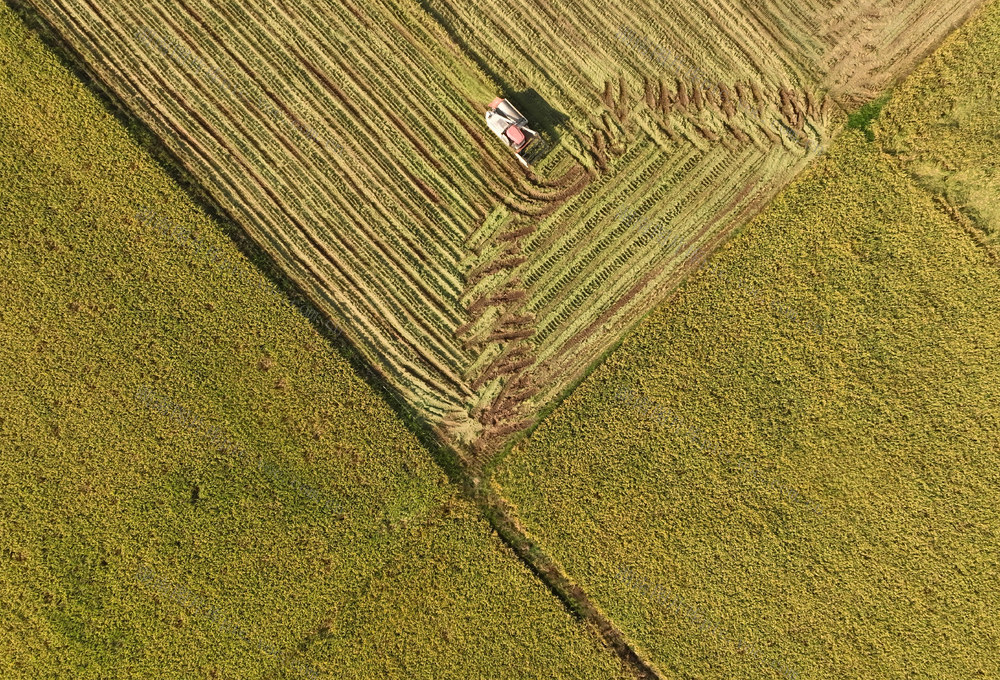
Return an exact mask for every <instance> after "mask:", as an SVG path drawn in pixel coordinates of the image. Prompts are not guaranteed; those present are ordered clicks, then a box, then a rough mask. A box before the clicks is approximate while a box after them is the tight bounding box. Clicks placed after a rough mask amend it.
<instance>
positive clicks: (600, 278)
mask: <svg viewBox="0 0 1000 680" xmlns="http://www.w3.org/2000/svg"><path fill="white" fill-rule="evenodd" d="M10 1H11V2H12V3H13V4H15V5H17V6H18V7H23V8H24V9H25V14H26V15H30V16H31V17H33V18H36V19H39V21H38V23H39V24H40V25H44V26H45V27H46V28H47V30H51V32H52V34H53V35H54V36H56V39H57V40H58V41H59V42H60V44H62V45H63V46H64V47H65V48H66V50H67V52H69V53H72V54H73V58H74V60H76V61H77V62H78V64H77V65H78V66H80V68H81V70H84V69H85V70H86V71H87V72H88V73H89V74H90V75H91V76H92V77H93V78H94V79H95V80H96V81H98V82H100V83H101V84H102V87H103V88H105V89H106V91H107V92H108V93H109V95H110V96H111V97H113V98H114V100H115V101H117V102H119V103H120V104H121V106H122V107H123V108H125V109H127V110H128V111H129V112H130V113H131V114H132V115H134V116H135V117H136V118H137V119H138V120H140V121H141V122H142V124H143V125H144V126H146V127H148V128H149V129H150V130H151V131H152V132H153V134H154V135H155V136H156V138H157V140H159V142H160V143H162V146H163V148H165V149H167V150H169V152H170V153H171V154H172V156H173V158H174V160H175V161H176V163H177V164H178V165H180V166H183V167H184V168H185V169H186V170H187V171H188V173H189V174H190V176H191V177H192V178H193V180H194V181H195V182H197V184H198V185H199V186H200V187H202V188H203V189H204V191H205V193H206V195H207V196H209V197H210V198H211V201H212V203H213V204H215V205H218V206H219V207H221V208H222V209H224V210H225V211H226V212H227V214H229V215H231V216H232V217H233V218H234V219H235V220H236V221H237V222H238V223H239V225H240V228H241V229H243V230H245V231H246V233H247V234H249V235H250V237H251V238H253V239H254V240H255V241H256V242H257V243H258V244H259V246H260V247H261V248H262V249H263V250H264V251H265V252H266V253H267V255H268V256H269V257H270V258H272V259H273V261H274V262H275V263H276V265H277V267H278V268H280V269H281V270H282V271H283V272H284V273H285V274H286V275H287V276H289V277H290V278H292V279H293V280H294V281H295V282H296V284H297V285H298V286H299V287H300V288H301V289H302V290H303V291H304V292H305V294H306V295H307V296H308V297H309V298H310V299H311V300H312V301H313V302H314V303H315V304H316V305H318V306H319V307H320V308H321V309H322V310H324V312H325V313H327V314H328V315H329V316H330V317H331V318H334V319H336V320H337V322H338V324H339V325H341V327H342V329H343V330H344V332H345V334H346V335H347V336H349V337H350V338H351V341H352V343H353V344H354V346H355V347H356V348H357V349H358V350H359V351H360V352H361V353H363V355H364V356H365V357H366V359H367V360H368V361H369V363H370V364H371V365H373V366H375V367H377V368H378V370H379V371H380V372H381V373H382V375H383V376H384V377H385V379H386V380H387V381H388V382H389V383H390V384H392V385H393V387H394V388H395V389H396V390H397V391H398V392H399V393H401V394H402V395H403V396H404V397H405V398H406V399H407V400H408V402H409V403H410V404H411V405H412V407H413V408H414V409H415V410H416V411H417V412H418V413H419V414H420V415H421V416H422V417H423V419H424V420H425V421H426V422H427V423H429V424H430V425H431V426H432V427H434V428H435V430H436V432H437V433H438V434H439V435H440V436H441V437H442V438H443V439H444V440H445V441H447V442H448V443H449V444H450V445H453V446H454V447H456V448H457V449H459V450H460V451H461V453H462V455H463V461H464V462H465V463H466V464H467V467H469V468H477V467H478V466H479V465H480V464H482V463H483V462H484V461H485V460H487V459H488V458H489V456H490V455H491V454H492V453H495V452H496V451H499V450H502V449H503V448H504V447H505V446H506V445H507V443H508V442H509V440H510V438H511V436H512V435H514V434H515V433H518V432H523V431H524V430H526V429H527V428H528V427H530V426H531V425H532V424H533V423H534V422H535V420H536V418H537V414H538V413H539V412H541V411H542V410H543V409H544V408H545V407H547V406H548V405H550V404H551V403H553V401H554V400H556V399H557V397H558V396H559V395H560V394H562V393H563V392H564V391H565V390H566V389H568V387H569V386H570V385H572V384H574V383H575V382H576V381H577V380H579V379H580V378H581V377H582V376H583V375H584V374H585V373H586V372H587V371H588V370H589V369H590V368H591V367H592V365H593V364H594V362H595V361H596V360H597V359H598V357H600V356H601V355H602V354H603V353H604V352H606V351H607V350H608V349H609V348H610V347H612V346H613V345H614V344H615V343H616V342H617V341H618V339H619V338H620V337H621V334H622V333H623V332H624V330H625V329H627V328H628V327H630V326H631V325H632V324H633V323H634V322H635V321H636V320H637V319H638V318H639V317H641V316H642V315H643V314H644V313H646V312H647V311H649V310H650V309H651V308H652V307H654V306H655V305H656V304H657V303H659V302H660V301H662V300H663V298H664V296H665V295H667V294H668V293H669V291H670V290H672V289H673V287H674V286H676V285H677V283H678V282H679V281H680V280H682V279H683V278H684V276H686V275H687V273H688V272H689V271H690V270H691V269H693V268H694V267H696V266H698V265H699V264H700V263H701V262H702V261H703V259H704V258H705V257H706V256H707V255H708V254H709V253H710V252H712V251H713V250H714V249H715V248H716V247H717V246H718V245H719V244H720V243H721V242H722V241H724V240H725V238H726V237H727V235H728V234H729V233H730V231H731V230H732V229H735V228H737V227H739V226H740V225H742V224H744V223H745V221H746V220H747V219H749V218H750V217H751V216H752V215H754V214H756V212H757V211H758V210H759V209H760V208H761V207H762V206H763V205H764V204H765V203H766V202H767V201H768V200H769V199H770V198H771V197H772V196H773V195H774V193H775V192H776V191H778V189H779V188H780V187H782V186H784V185H785V184H786V183H787V182H788V181H789V180H791V179H792V178H793V177H794V176H795V175H796V174H797V173H798V172H799V171H801V170H802V169H803V168H805V167H806V166H807V165H808V164H809V162H810V160H811V159H812V158H813V157H814V156H815V154H816V153H817V152H818V149H819V148H820V147H821V146H822V144H823V142H825V140H826V139H827V138H828V137H829V135H830V133H831V131H832V130H833V128H834V126H835V125H836V118H837V117H836V113H837V105H838V104H840V105H844V104H845V102H846V103H849V104H852V105H853V104H854V103H855V100H859V101H865V100H867V99H870V98H873V97H874V95H875V94H876V93H879V92H881V91H882V90H883V89H884V87H885V84H886V83H887V82H891V81H892V80H894V79H896V78H897V77H898V76H900V75H901V74H903V73H905V72H907V71H908V70H909V69H910V68H912V66H913V64H914V63H915V61H916V60H917V59H918V58H919V56H920V55H922V54H924V53H925V51H926V50H927V49H929V47H930V46H932V45H934V44H936V43H937V42H939V41H940V40H942V39H943V38H944V36H945V35H947V34H948V32H949V31H950V30H951V29H952V28H953V27H954V26H956V25H958V24H959V23H960V22H961V21H962V20H963V19H964V18H965V17H966V16H967V15H968V13H969V12H971V11H972V10H973V9H974V8H976V7H977V6H979V5H980V4H981V3H982V2H983V1H984V0H906V3H905V10H903V9H901V8H899V7H896V6H893V7H891V8H890V7H882V6H877V5H878V3H870V2H869V3H832V4H831V3H830V2H829V1H828V0H802V1H800V2H796V3H787V2H781V3H770V4H767V3H764V5H767V6H764V5H762V3H760V2H758V1H756V0H720V1H719V2H713V3H710V5H707V6H706V4H705V3H704V2H700V1H699V0H673V1H672V2H668V3H665V2H662V1H661V0H636V1H635V2H630V3H624V4H623V3H617V4H609V3H607V2H604V1H603V0H504V1H503V2H499V1H497V0H487V1H486V2H483V3H473V2H468V1H467V0H463V1H461V2H459V1H457V0H421V1H420V2H415V1H414V0H352V1H344V2H330V1H329V0H285V1H283V2H277V3H276V2H273V1H272V0H241V1H240V2H218V1H217V0H185V2H183V3H180V4H178V3H177V2H176V1H175V0H127V1H122V0H10ZM772 5H773V6H772ZM497 95H501V96H506V97H510V98H511V99H512V101H513V103H514V104H515V105H516V106H518V107H521V108H522V109H523V113H525V114H526V115H527V116H528V120H529V122H530V124H531V125H532V126H535V127H537V128H538V129H539V130H540V131H541V132H542V133H544V134H543V140H542V144H541V145H540V146H541V147H542V148H543V149H548V151H547V152H546V151H541V152H539V153H538V162H537V163H536V164H535V165H534V166H533V167H532V168H530V169H529V168H526V167H522V166H521V165H520V164H519V163H518V161H517V160H515V159H514V157H513V154H512V153H511V152H510V150H509V149H508V148H506V143H505V142H501V141H500V140H498V139H497V138H496V136H495V135H494V134H493V133H492V132H490V131H489V130H488V129H487V128H486V126H485V125H484V119H483V114H484V111H485V109H486V106H487V103H488V102H489V101H491V100H492V99H493V98H494V97H496V96H497ZM499 132H502V130H499ZM532 155H534V151H533V152H532ZM623 209H624V211H625V212H626V213H628V214H635V215H636V217H635V218H634V219H621V218H620V217H618V216H619V215H621V211H622V210H623ZM649 224H653V225H657V226H656V227H655V228H656V230H657V233H660V234H662V235H663V236H664V238H659V237H657V236H655V235H654V233H652V232H651V230H650V227H649Z"/></svg>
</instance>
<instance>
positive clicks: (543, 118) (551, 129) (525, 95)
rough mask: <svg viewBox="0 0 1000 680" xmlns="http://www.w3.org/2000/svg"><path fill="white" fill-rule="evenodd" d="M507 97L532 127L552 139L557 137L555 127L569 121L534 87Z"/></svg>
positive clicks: (557, 133) (567, 117)
mask: <svg viewBox="0 0 1000 680" xmlns="http://www.w3.org/2000/svg"><path fill="white" fill-rule="evenodd" d="M508 99H510V100H511V102H513V104H514V106H515V107H516V108H517V109H518V110H519V111H520V112H521V113H523V114H524V115H525V117H526V118H527V119H528V124H529V125H530V126H531V127H532V128H534V129H535V130H537V131H538V132H541V133H542V134H543V135H545V136H547V137H550V138H551V139H553V140H555V139H557V138H558V137H559V132H558V130H557V128H559V126H561V125H564V124H565V123H567V122H568V121H569V116H567V115H566V114H565V113H563V112H562V111H559V110H557V109H554V108H552V105H551V104H549V103H548V101H546V100H545V98H544V97H542V95H540V94H538V92H536V91H535V89H534V88H528V89H527V90H521V91H520V92H515V93H513V94H512V95H511V96H509V97H508Z"/></svg>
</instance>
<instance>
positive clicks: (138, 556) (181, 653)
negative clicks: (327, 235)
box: [0, 7, 629, 680]
mask: <svg viewBox="0 0 1000 680" xmlns="http://www.w3.org/2000/svg"><path fill="white" fill-rule="evenodd" d="M0 74H2V75H0V104H2V105H0V142H2V144H3V149H4V153H3V156H2V160H0V187H3V190H2V191H3V206H4V210H3V212H2V216H0V234H2V238H0V244H2V245H0V294H2V296H3V300H4V304H3V305H2V308H0V328H2V342H0V451H2V456H0V522H2V530H0V599H2V601H3V602H4V605H3V614H4V615H3V616H2V617H0V677H2V678H5V679H11V680H15V679H18V678H25V679H28V678H30V679H33V680H34V679H38V678H136V679H139V678H142V679H146V678H177V679H181V678H183V679H184V680H189V679H190V678H254V679H256V678H261V679H264V678H268V679H272V678H343V677H351V678H375V677H378V678H400V679H403V678H406V679H407V680H409V679H411V678H454V679H456V680H459V679H463V680H464V679H467V678H469V677H519V678H521V677H523V678H539V679H542V678H546V679H547V678H551V677H553V675H555V676H561V677H567V678H592V679H593V680H605V679H606V678H627V677H629V676H627V675H624V674H623V673H622V669H621V664H620V662H619V660H618V659H617V658H616V657H615V656H614V654H612V653H611V652H609V651H608V650H607V649H605V648H604V647H603V645H601V644H600V642H599V640H598V639H597V638H596V637H595V636H594V635H592V634H591V633H589V632H588V631H587V630H586V629H585V628H584V627H583V626H580V625H579V624H578V623H577V622H576V621H575V620H574V619H573V618H572V616H571V615H570V613H569V612H567V611H566V610H565V608H564V607H562V606H561V604H560V603H559V602H558V600H556V599H555V598H553V597H552V596H551V594H550V593H549V591H548V590H547V589H546V588H545V586H544V585H543V584H542V583H541V582H540V581H538V580H537V579H536V578H535V577H534V576H533V575H532V574H531V573H530V572H529V571H528V569H527V568H526V567H525V566H524V565H523V564H522V563H521V562H519V561H518V560H517V559H516V558H514V556H513V555H512V553H511V551H510V550H509V548H507V546H506V545H505V544H504V543H503V542H502V541H501V540H500V539H499V538H498V537H497V535H496V534H495V533H493V532H492V531H491V529H490V526H489V524H487V522H486V521H485V520H484V519H483V517H482V516H481V514H480V513H479V511H478V509H477V508H476V507H475V505H474V504H472V503H471V502H469V501H468V500H465V499H463V498H462V497H461V496H460V494H459V493H458V491H457V489H456V487H455V486H454V485H453V484H451V482H450V481H449V479H448V477H447V475H446V474H445V473H444V472H443V471H442V469H441V467H440V466H439V465H438V464H437V462H435V460H434V458H433V457H432V456H431V455H429V453H428V449H427V448H426V447H425V446H424V445H423V444H421V442H420V441H419V440H418V439H417V437H416V436H415V435H414V434H413V433H412V432H410V431H409V430H408V429H407V428H406V426H405V424H404V423H403V422H402V421H401V420H400V419H399V418H398V417H397V415H396V414H395V413H394V411H393V409H392V408H391V407H390V404H388V403H386V401H385V400H384V399H383V398H382V397H380V396H379V395H378V393H377V392H376V391H375V390H373V388H372V387H371V386H370V385H368V384H366V382H365V381H364V380H362V379H361V378H360V377H358V375H356V373H355V371H354V370H353V369H352V366H351V365H350V363H349V362H348V360H347V359H346V358H345V357H344V356H343V355H342V354H341V353H340V352H339V351H338V350H337V349H336V348H335V347H333V346H331V345H330V344H329V343H328V342H326V341H325V340H324V338H323V337H322V336H321V335H320V334H318V333H317V331H316V329H315V328H314V326H313V325H312V324H311V323H310V321H309V320H308V319H307V318H306V317H305V316H304V315H303V314H302V313H301V312H300V311H299V310H298V309H296V308H295V307H294V306H292V305H291V304H289V303H288V302H287V300H286V298H285V297H284V296H283V295H282V294H281V293H280V292H279V291H278V290H277V289H276V288H275V287H274V286H273V285H272V284H271V283H270V282H269V281H268V279H267V278H265V277H264V276H263V275H262V274H261V273H260V271H258V270H257V269H256V268H255V267H254V266H253V265H252V264H251V263H250V262H249V261H247V260H246V259H245V258H244V257H243V255H242V254H241V253H240V251H239V250H238V249H237V248H236V246H235V245H234V243H233V242H232V240H230V239H229V238H228V237H227V236H226V235H225V234H223V233H221V232H220V231H219V230H218V228H217V227H216V226H215V225H214V224H213V222H212V221H211V220H209V219H208V218H206V216H205V215H204V214H202V213H201V212H200V211H199V210H198V209H197V208H196V207H195V206H194V205H192V204H191V202H190V200H189V199H188V198H187V197H186V196H185V195H184V193H183V192H182V191H180V190H179V189H178V187H177V186H176V185H174V184H173V183H172V182H171V180H170V179H169V178H168V177H167V176H166V175H165V174H164V173H163V172H162V170H160V169H159V168H158V167H156V165H155V164H154V163H153V162H152V161H151V159H150V158H149V157H148V156H147V155H146V154H145V153H144V152H143V151H142V150H141V149H139V148H137V147H136V146H135V144H134V143H133V142H132V141H131V140H130V139H129V138H128V136H127V135H126V133H125V131H124V130H123V129H121V128H120V127H119V126H118V125H117V124H116V123H115V121H114V120H113V119H112V118H110V117H109V116H108V115H107V114H106V113H105V112H104V110H103V109H102V108H101V107H100V105H99V104H98V102H97V101H96V100H94V98H93V97H92V96H90V95H89V94H88V93H87V92H86V90H85V89H84V88H83V86H82V85H81V84H80V83H79V81H76V80H75V79H74V78H73V77H72V76H71V74H70V73H68V72H67V71H66V70H65V69H63V68H62V67H61V66H60V65H59V64H58V63H57V62H56V60H55V58H54V57H53V55H52V54H51V53H49V52H47V51H46V50H45V49H44V48H43V47H42V45H41V43H40V42H39V41H38V39H37V38H36V37H34V36H32V35H31V34H30V33H29V32H28V31H27V30H26V29H25V27H24V26H23V25H22V24H21V23H20V22H19V21H18V20H17V19H16V17H15V16H14V15H13V14H12V13H11V12H10V11H9V10H7V9H6V8H5V7H0ZM137 206H142V207H144V208H147V207H148V208H149V209H150V210H154V211H155V213H156V215H157V218H158V219H157V220H155V221H154V220H150V221H149V222H140V221H137V220H136V219H135V218H134V213H135V210H136V207H137Z"/></svg>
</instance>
